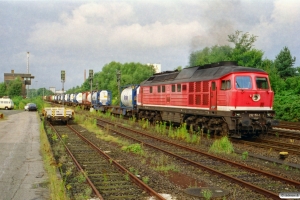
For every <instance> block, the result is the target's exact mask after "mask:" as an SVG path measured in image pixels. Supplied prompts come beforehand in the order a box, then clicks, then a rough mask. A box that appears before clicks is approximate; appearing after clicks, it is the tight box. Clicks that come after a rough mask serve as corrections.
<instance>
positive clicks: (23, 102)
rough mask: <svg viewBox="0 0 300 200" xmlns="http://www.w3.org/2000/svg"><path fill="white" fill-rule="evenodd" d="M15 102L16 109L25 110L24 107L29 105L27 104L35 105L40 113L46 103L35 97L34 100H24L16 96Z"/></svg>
mask: <svg viewBox="0 0 300 200" xmlns="http://www.w3.org/2000/svg"><path fill="white" fill-rule="evenodd" d="M12 100H13V102H14V105H15V108H14V109H20V110H22V109H24V106H25V105H26V104H27V103H35V104H36V106H37V108H38V111H41V110H42V109H43V107H44V101H43V99H42V97H41V96H40V97H34V98H29V99H24V98H23V97H21V96H15V97H13V98H12Z"/></svg>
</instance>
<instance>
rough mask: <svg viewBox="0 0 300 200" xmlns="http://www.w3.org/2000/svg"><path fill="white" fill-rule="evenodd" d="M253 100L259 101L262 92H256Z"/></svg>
mask: <svg viewBox="0 0 300 200" xmlns="http://www.w3.org/2000/svg"><path fill="white" fill-rule="evenodd" d="M252 100H253V101H259V100H260V94H254V95H253V96H252Z"/></svg>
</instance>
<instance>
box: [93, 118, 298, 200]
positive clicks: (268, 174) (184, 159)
mask: <svg viewBox="0 0 300 200" xmlns="http://www.w3.org/2000/svg"><path fill="white" fill-rule="evenodd" d="M97 120H99V119H97ZM101 121H104V122H105V123H110V124H112V125H114V126H118V127H121V128H124V129H127V130H130V131H133V132H136V133H139V134H142V135H144V136H147V137H150V138H152V139H156V140H159V141H162V142H165V143H168V144H172V145H175V146H177V147H180V148H183V149H186V150H189V151H193V152H196V153H199V154H202V155H205V156H208V157H210V158H212V159H217V160H221V161H223V162H227V163H230V164H231V165H233V166H236V167H239V168H244V169H247V170H248V171H252V172H255V173H259V174H262V175H267V176H269V177H271V178H273V179H276V180H280V181H282V182H286V183H289V184H291V185H294V186H297V187H299V185H300V182H297V181H293V180H289V179H286V178H283V177H279V176H276V175H274V174H271V173H268V172H264V171H261V170H258V169H255V168H252V167H249V166H245V165H242V164H238V163H234V162H231V161H229V160H226V159H223V158H220V157H217V156H213V155H210V154H207V153H205V152H202V151H199V150H196V149H193V148H190V147H186V146H183V145H179V144H176V143H173V142H170V141H167V140H164V139H160V138H157V137H154V136H151V135H148V134H146V133H142V132H139V131H137V130H134V129H131V128H128V127H123V126H121V125H118V124H114V123H111V122H107V121H105V120H101ZM98 125H99V126H102V125H100V124H98ZM105 128H107V127H105ZM111 130H113V131H114V132H117V133H118V134H120V135H122V136H123V137H127V138H129V139H131V140H134V141H136V142H139V143H142V144H143V145H146V146H149V147H151V148H154V149H157V150H159V151H162V152H164V153H166V154H169V155H171V156H174V157H175V158H179V159H181V160H183V161H184V162H187V163H190V164H192V165H194V166H197V167H200V168H202V169H205V170H207V171H210V172H212V173H214V174H217V175H221V176H223V177H225V178H226V179H227V180H231V181H234V182H236V183H238V184H243V185H244V186H246V187H248V188H251V189H252V190H254V191H257V192H259V193H261V194H263V195H265V196H269V197H272V198H278V194H276V193H273V192H271V191H268V190H265V189H263V188H260V187H257V186H255V185H253V184H251V183H247V182H245V181H243V180H239V179H237V178H234V177H232V176H229V175H226V174H223V173H222V172H219V171H216V170H214V169H212V168H209V167H206V166H204V165H202V164H199V163H197V162H194V161H192V160H189V159H186V158H184V157H181V156H179V155H176V154H174V153H172V152H169V151H166V150H163V149H161V148H159V147H156V146H153V145H151V144H148V143H145V142H143V141H141V140H138V139H136V138H134V137H131V136H128V135H126V134H123V133H121V132H120V131H117V130H115V129H111Z"/></svg>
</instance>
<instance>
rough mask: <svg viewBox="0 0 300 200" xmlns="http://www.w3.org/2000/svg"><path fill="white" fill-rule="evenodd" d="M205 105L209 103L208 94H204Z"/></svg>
mask: <svg viewBox="0 0 300 200" xmlns="http://www.w3.org/2000/svg"><path fill="white" fill-rule="evenodd" d="M203 105H206V106H207V105H208V94H203Z"/></svg>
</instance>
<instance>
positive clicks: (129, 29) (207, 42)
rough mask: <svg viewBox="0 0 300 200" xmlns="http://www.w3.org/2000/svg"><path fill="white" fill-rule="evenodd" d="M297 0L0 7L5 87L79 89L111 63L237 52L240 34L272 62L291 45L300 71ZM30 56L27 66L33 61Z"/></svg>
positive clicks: (168, 63) (168, 66)
mask: <svg viewBox="0 0 300 200" xmlns="http://www.w3.org/2000/svg"><path fill="white" fill-rule="evenodd" d="M299 10H300V1H298V0H263V1H262V0H160V1H158V0H139V1H138V0H127V1H125V0H124V1H120V0H102V1H58V0H57V1H49V0H40V1H38V0H35V1H25V0H19V1H14V0H13V1H12V0H10V1H2V0H0V83H1V82H3V81H4V73H10V72H11V70H14V72H15V73H27V65H28V60H29V73H31V74H32V75H33V76H35V78H34V79H33V80H32V85H31V86H30V88H36V89H37V88H42V87H45V88H49V87H55V88H56V90H61V89H62V83H61V80H60V72H61V70H65V71H66V82H65V83H64V89H65V90H68V89H70V88H72V87H76V86H81V84H82V83H83V82H84V70H86V74H87V75H86V76H88V71H89V70H90V69H93V70H94V72H100V71H101V69H102V67H103V66H104V65H106V64H109V63H110V62H112V61H116V62H120V63H129V62H139V63H143V64H146V63H159V64H161V68H162V71H166V70H173V69H175V68H177V67H178V66H182V67H185V66H187V65H188V63H189V55H190V54H191V52H193V51H196V50H201V49H203V48H205V47H211V46H213V45H232V44H230V43H228V41H227V39H228V35H229V34H233V33H234V32H235V31H236V30H239V31H243V33H246V32H248V33H249V34H250V35H255V36H258V37H257V41H256V42H255V44H254V45H255V46H254V48H256V49H260V50H262V51H263V52H264V58H268V59H271V60H274V59H275V57H276V56H277V55H278V54H279V53H280V51H281V50H282V49H283V48H284V47H285V46H286V47H288V48H289V50H290V51H291V54H292V56H294V57H296V63H295V67H296V66H300V36H299V33H300V12H299ZM27 52H30V53H29V59H28V58H27Z"/></svg>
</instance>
